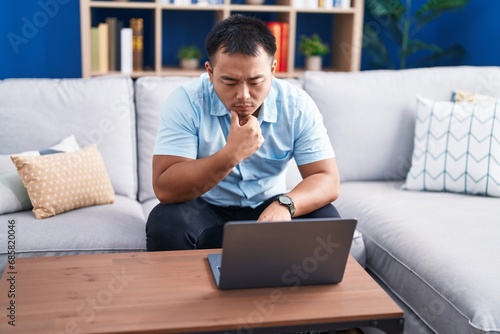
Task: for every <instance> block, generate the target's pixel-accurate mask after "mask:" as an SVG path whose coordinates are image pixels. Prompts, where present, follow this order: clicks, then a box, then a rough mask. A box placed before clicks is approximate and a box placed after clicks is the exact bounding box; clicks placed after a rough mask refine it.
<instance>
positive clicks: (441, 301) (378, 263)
mask: <svg viewBox="0 0 500 334" xmlns="http://www.w3.org/2000/svg"><path fill="white" fill-rule="evenodd" d="M188 79H189V78H185V77H142V78H140V79H138V80H136V81H135V82H133V81H132V80H131V79H129V78H127V77H122V76H116V77H98V78H92V79H63V80H43V79H11V80H3V81H0V155H4V156H5V155H10V154H13V153H19V152H24V151H28V150H41V149H45V148H48V147H50V146H52V145H54V144H55V143H58V142H59V141H60V140H61V139H62V138H65V137H66V136H68V135H72V134H73V135H75V137H76V139H77V142H78V144H79V145H80V146H81V147H83V146H86V145H88V144H90V143H97V146H98V149H99V151H100V153H101V155H102V157H103V160H104V163H105V165H106V168H107V171H108V174H109V176H110V179H111V183H112V185H113V188H114V190H115V194H116V195H115V203H114V204H107V205H97V206H91V207H85V208H80V209H76V210H72V211H68V212H65V213H62V214H59V215H56V216H54V217H50V218H46V219H42V220H37V219H35V217H34V215H33V213H32V212H31V211H30V210H26V211H20V212H14V213H7V214H4V215H0V219H1V222H2V223H1V224H0V271H1V270H2V268H3V267H4V266H5V264H6V263H7V258H8V257H7V252H8V247H7V244H8V240H7V238H8V236H9V230H8V225H9V222H11V221H14V222H15V238H16V249H15V250H16V254H17V257H26V256H49V255H72V254H90V253H92V254H93V253H103V252H129V251H143V250H144V249H145V233H144V228H145V221H146V218H147V215H148V214H149V212H150V210H151V209H152V208H153V207H154V206H155V205H156V203H157V199H156V198H155V196H154V193H153V191H152V187H151V157H152V150H153V146H154V141H155V135H156V130H157V126H158V114H159V111H160V109H161V106H162V104H163V102H164V100H165V98H166V97H167V96H168V94H169V92H170V91H171V90H172V89H173V88H174V87H176V86H177V85H179V84H180V83H182V82H183V81H185V80H188ZM294 82H295V83H297V84H300V85H303V88H304V89H305V90H306V91H307V92H308V93H309V94H310V95H311V96H312V97H313V99H314V100H315V101H316V103H317V104H318V107H319V108H320V110H321V112H322V114H323V116H324V121H325V124H326V126H327V128H328V131H329V135H330V138H331V141H332V143H333V146H334V149H335V151H336V155H337V161H338V165H339V169H340V173H341V180H342V185H341V195H340V198H339V199H338V200H337V201H336V202H335V205H336V206H337V208H338V209H339V211H340V213H341V214H342V215H343V216H345V217H348V216H349V217H356V218H358V220H359V224H358V228H359V230H360V231H361V232H362V234H363V241H364V244H365V245H366V268H367V270H368V271H369V272H370V273H371V274H372V275H373V276H374V277H375V278H376V279H377V280H378V281H379V282H380V284H381V285H382V286H384V287H385V288H386V289H387V291H388V292H389V293H390V294H391V295H392V296H393V297H394V298H395V300H396V301H398V303H400V305H401V306H402V307H403V308H404V310H405V314H406V323H405V333H432V332H437V333H499V332H500V283H499V282H500V280H498V279H497V276H498V274H500V270H499V269H498V264H497V263H498V262H497V261H496V258H495V255H497V254H500V227H499V226H498V222H499V218H498V217H499V216H500V205H499V204H500V200H499V199H497V198H492V197H483V196H470V195H462V194H454V193H444V192H429V191H408V190H403V189H401V185H402V184H403V182H404V179H405V177H406V174H407V173H408V169H409V167H410V165H411V156H412V152H413V137H414V127H415V113H416V111H415V104H416V102H415V101H416V94H421V95H422V96H425V97H427V98H431V99H440V100H449V99H450V97H451V92H452V90H453V89H457V88H458V89H464V90H469V91H476V92H477V91H481V92H483V93H488V94H489V95H493V96H498V97H500V69H499V68H491V67H490V68H475V67H455V68H429V69H417V70H406V71H373V72H371V71H368V72H359V73H322V72H308V73H306V75H305V77H304V78H303V79H302V80H301V81H300V82H299V81H294ZM299 180H300V176H299V175H298V173H297V169H296V167H295V166H293V165H291V166H290V171H289V173H288V175H287V180H286V182H287V184H288V186H289V187H292V186H293V185H294V184H296V183H297V182H298V181H299ZM0 196H1V193H0ZM0 200H3V199H0ZM495 223H497V224H495ZM11 226H12V224H11ZM359 241H360V240H357V242H355V244H359ZM361 248H362V247H361ZM361 248H360V249H361ZM357 259H358V260H359V261H360V262H361V263H362V264H365V261H364V253H363V254H361V253H358V257H357Z"/></svg>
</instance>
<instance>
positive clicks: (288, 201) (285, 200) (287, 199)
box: [280, 196, 292, 205]
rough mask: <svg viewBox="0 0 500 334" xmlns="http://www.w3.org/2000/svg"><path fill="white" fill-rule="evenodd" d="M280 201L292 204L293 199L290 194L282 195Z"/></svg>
mask: <svg viewBox="0 0 500 334" xmlns="http://www.w3.org/2000/svg"><path fill="white" fill-rule="evenodd" d="M280 202H281V203H283V204H285V205H290V204H292V200H291V199H290V197H288V196H281V197H280Z"/></svg>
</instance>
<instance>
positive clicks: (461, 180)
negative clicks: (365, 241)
mask: <svg viewBox="0 0 500 334" xmlns="http://www.w3.org/2000/svg"><path fill="white" fill-rule="evenodd" d="M497 159H500V103H499V104H497V103H491V102H488V103H459V102H448V101H434V100H429V99H425V98H422V97H420V96H419V97H418V98H417V117H416V127H415V142H414V150H413V157H412V162H411V168H410V171H409V172H408V176H407V178H406V182H405V184H404V186H403V187H404V188H405V189H409V190H424V191H450V192H458V193H464V194H472V195H485V196H496V197H500V160H497Z"/></svg>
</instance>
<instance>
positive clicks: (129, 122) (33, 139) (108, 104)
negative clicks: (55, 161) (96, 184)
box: [0, 76, 137, 198]
mask: <svg viewBox="0 0 500 334" xmlns="http://www.w3.org/2000/svg"><path fill="white" fill-rule="evenodd" d="M0 101H2V103H0V119H1V122H0V143H2V144H1V145H0V154H2V155H4V154H12V153H17V152H23V151H27V150H39V149H44V148H47V147H49V146H50V145H53V144H54V143H55V142H58V141H60V140H61V138H64V137H66V136H68V135H70V134H74V135H75V137H76V140H77V142H78V144H79V145H80V146H82V147H83V146H87V145H88V144H91V143H96V144H97V146H98V148H99V151H100V152H101V154H102V157H103V160H104V163H105V164H106V168H107V170H108V173H109V176H110V178H111V182H112V184H113V188H114V189H115V191H116V193H117V194H121V195H124V196H129V197H131V198H136V197H137V168H136V165H137V158H136V135H135V133H136V132H135V109H134V104H133V91H132V80H131V79H130V78H128V77H125V76H105V77H95V78H90V79H6V80H2V81H0Z"/></svg>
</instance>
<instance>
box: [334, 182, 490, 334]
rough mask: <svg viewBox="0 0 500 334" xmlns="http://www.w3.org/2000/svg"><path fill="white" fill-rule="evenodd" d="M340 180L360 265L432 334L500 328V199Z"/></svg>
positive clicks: (341, 205)
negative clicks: (357, 234)
mask: <svg viewBox="0 0 500 334" xmlns="http://www.w3.org/2000/svg"><path fill="white" fill-rule="evenodd" d="M401 183H402V182H345V183H342V185H341V195H340V197H339V199H338V201H337V202H336V206H337V208H338V209H339V211H340V213H341V214H342V215H343V216H353V217H357V218H358V220H359V222H358V229H359V230H360V231H361V233H362V234H363V237H364V241H365V244H366V255H367V259H366V262H367V263H366V265H367V268H368V269H369V270H370V271H372V272H373V273H374V274H375V275H376V276H378V278H379V279H380V280H381V281H382V282H384V283H385V284H386V285H387V286H389V287H390V289H391V290H392V292H393V293H394V294H395V295H396V296H398V297H399V298H400V299H401V300H402V301H403V302H404V303H405V304H406V305H408V306H409V307H410V308H411V309H412V310H413V312H415V313H416V314H417V315H418V316H419V317H420V318H421V319H422V320H423V321H424V322H425V323H426V324H427V325H428V326H429V327H430V328H432V329H433V330H434V331H436V332H437V333H487V332H492V331H493V332H497V331H500V280H499V279H498V277H499V276H500V267H499V266H498V265H497V263H498V260H497V257H498V254H500V224H499V221H498V217H499V216H500V199H498V198H491V197H479V196H468V195H462V194H454V193H425V192H416V191H407V190H401V189H400V187H401Z"/></svg>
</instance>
